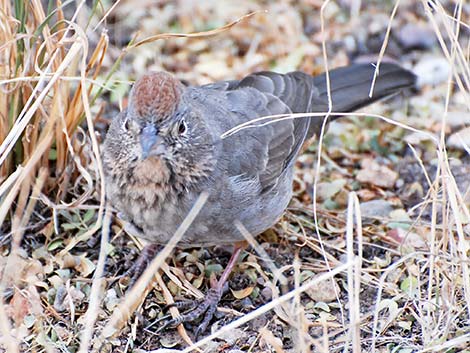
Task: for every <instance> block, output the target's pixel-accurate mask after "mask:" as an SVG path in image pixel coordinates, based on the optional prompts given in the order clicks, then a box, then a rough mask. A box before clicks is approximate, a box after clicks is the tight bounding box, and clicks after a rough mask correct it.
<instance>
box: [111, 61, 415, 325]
mask: <svg viewBox="0 0 470 353" xmlns="http://www.w3.org/2000/svg"><path fill="white" fill-rule="evenodd" d="M374 71H375V67H374V66H373V65H369V64H356V65H351V66H348V67H344V68H339V69H335V70H331V71H330V72H329V80H330V87H329V90H330V92H331V102H332V110H331V111H332V112H339V113H341V112H350V111H353V110H356V109H358V108H361V107H363V106H366V105H368V104H370V103H372V102H374V101H376V100H378V99H380V98H382V97H385V96H389V95H391V94H393V93H395V92H397V91H398V90H400V89H402V88H404V87H409V86H412V85H413V84H414V82H415V76H414V75H413V74H412V73H410V72H409V71H407V70H405V69H402V68H400V67H399V66H397V65H395V64H390V63H382V64H381V65H380V71H379V75H378V76H377V80H376V82H375V86H374V90H373V94H372V96H371V97H369V91H370V87H371V82H372V79H373V75H374ZM328 107H329V105H328V88H327V79H326V75H325V74H323V75H320V76H316V77H312V76H310V75H307V74H305V73H302V72H291V73H288V74H285V75H283V74H278V73H274V72H259V73H254V74H251V75H249V76H247V77H245V78H244V79H242V80H239V81H238V80H233V81H222V82H217V83H214V84H209V85H204V86H197V87H186V86H184V85H183V84H182V83H181V82H180V81H178V80H177V79H175V78H174V77H173V76H172V75H170V74H168V73H166V72H157V73H151V74H148V75H145V76H143V77H142V78H141V79H139V80H138V81H137V82H136V83H135V85H134V86H133V88H132V90H131V93H130V97H129V106H128V108H127V109H126V110H124V111H123V112H122V113H120V114H119V115H118V116H116V117H115V118H114V119H113V121H112V123H111V126H110V128H109V131H108V134H107V136H106V140H105V142H104V146H103V147H104V149H103V164H104V170H105V174H106V190H107V198H108V200H109V202H110V203H111V205H112V206H113V207H114V208H115V209H117V210H118V211H119V212H120V214H121V215H122V216H123V218H124V219H125V220H126V221H127V222H129V224H130V225H131V226H132V228H133V230H134V231H135V233H137V234H136V235H137V236H140V237H142V238H145V239H147V240H149V241H150V242H151V243H155V244H156V243H158V244H165V243H167V242H168V241H169V240H170V239H171V237H172V236H173V234H174V232H175V230H176V229H177V228H178V226H179V225H180V224H181V222H182V221H183V220H184V218H185V217H186V215H187V214H188V212H189V210H190V209H191V207H192V206H193V205H194V203H195V201H196V199H197V198H198V197H199V195H200V194H201V192H204V191H206V192H208V193H209V197H208V199H207V202H206V203H205V205H204V207H203V208H202V210H201V211H200V213H199V214H198V215H197V217H196V218H195V220H194V222H193V223H192V224H191V226H190V228H189V229H188V230H187V231H186V233H185V235H184V236H183V238H182V240H181V241H180V242H179V243H178V246H181V247H198V246H212V245H221V244H235V243H237V242H240V241H243V240H244V237H243V235H242V234H241V233H240V231H239V230H238V228H237V227H236V225H235V224H236V222H240V223H241V224H243V225H244V226H245V228H246V229H247V230H248V231H249V232H250V233H251V234H252V235H254V236H256V235H258V234H260V233H262V232H263V231H265V230H266V229H268V228H270V227H271V226H273V225H274V224H275V223H276V221H277V220H278V219H279V217H280V216H281V215H282V213H283V212H284V210H285V209H286V207H287V205H288V203H289V200H290V198H291V194H292V180H293V174H294V163H295V160H296V157H297V156H298V154H299V153H300V151H301V148H302V145H303V144H304V143H305V142H306V140H308V139H309V138H310V137H312V136H313V135H315V134H317V133H318V132H319V131H320V129H321V126H322V123H323V117H322V116H321V117H320V116H319V117H311V118H308V117H307V118H305V117H303V118H295V119H294V118H292V119H284V120H281V121H273V122H272V123H270V124H259V126H256V127H252V128H248V129H243V130H241V131H239V132H237V133H234V134H231V135H229V136H228V137H225V138H221V135H222V134H224V133H225V132H227V131H228V130H229V129H231V128H233V127H235V126H238V125H240V124H242V123H245V122H248V121H250V120H252V119H255V118H259V117H263V116H267V115H275V114H289V113H305V112H307V113H310V112H325V113H326V112H327V111H328ZM337 117H338V116H337V115H336V116H333V115H332V116H331V117H330V119H335V118H337ZM241 249H242V248H241V247H240V246H236V249H235V252H234V255H233V256H232V259H231V260H230V262H229V265H228V266H227V269H226V271H225V272H224V274H223V275H222V278H221V279H220V280H219V282H217V283H215V284H214V285H213V287H212V288H211V290H210V291H209V293H208V295H207V296H206V298H205V300H203V301H202V302H201V303H199V305H198V306H196V308H195V309H194V311H192V312H189V313H187V314H183V315H182V316H181V317H180V318H178V319H175V320H170V324H171V325H175V324H179V323H180V322H183V321H189V320H193V319H195V318H197V317H198V316H202V315H204V314H205V317H204V320H203V322H202V324H201V325H200V327H199V329H198V332H201V331H203V330H204V329H205V328H206V327H207V325H208V323H209V320H210V318H211V316H212V314H213V313H214V310H215V308H216V305H217V303H218V301H219V300H220V296H221V293H222V288H223V285H224V282H225V280H226V279H227V277H228V275H229V273H230V271H231V269H232V267H233V266H234V264H235V262H236V260H237V257H238V254H239V253H240V251H241Z"/></svg>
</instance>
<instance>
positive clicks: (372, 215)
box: [361, 200, 394, 221]
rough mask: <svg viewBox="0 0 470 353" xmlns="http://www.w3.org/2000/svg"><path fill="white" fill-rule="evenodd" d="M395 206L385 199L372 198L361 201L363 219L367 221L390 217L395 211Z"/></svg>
mask: <svg viewBox="0 0 470 353" xmlns="http://www.w3.org/2000/svg"><path fill="white" fill-rule="evenodd" d="M393 209H394V208H393V206H392V204H391V203H390V202H388V201H385V200H372V201H367V202H363V203H361V215H362V219H363V220H366V221H371V220H375V219H377V218H388V217H389V216H390V213H391V212H392V211H393Z"/></svg>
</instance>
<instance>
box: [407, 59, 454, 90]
mask: <svg viewBox="0 0 470 353" xmlns="http://www.w3.org/2000/svg"><path fill="white" fill-rule="evenodd" d="M413 71H414V73H415V74H416V76H417V77H418V79H417V83H416V85H417V86H418V87H422V86H424V85H437V84H439V83H441V82H445V81H446V80H447V79H448V78H449V74H450V72H451V67H450V65H449V62H448V61H447V59H446V58H444V57H434V56H433V57H427V58H423V59H422V60H421V61H419V62H418V63H417V64H416V66H415V67H414V70H413Z"/></svg>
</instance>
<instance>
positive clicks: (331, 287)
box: [305, 277, 340, 303]
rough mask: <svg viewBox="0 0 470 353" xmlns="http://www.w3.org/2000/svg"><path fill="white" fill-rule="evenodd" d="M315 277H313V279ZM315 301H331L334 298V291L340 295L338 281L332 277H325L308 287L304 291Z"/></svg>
mask: <svg viewBox="0 0 470 353" xmlns="http://www.w3.org/2000/svg"><path fill="white" fill-rule="evenodd" d="M314 278H315V277H313V279H314ZM305 293H306V294H307V295H308V296H309V297H310V298H311V299H312V300H313V301H315V302H324V303H328V302H332V301H334V300H336V293H338V295H340V289H339V286H338V283H336V281H335V280H333V279H331V278H330V279H327V280H324V281H321V282H318V283H317V284H315V285H313V286H312V287H310V288H309V289H308V290H307V291H306V292H305Z"/></svg>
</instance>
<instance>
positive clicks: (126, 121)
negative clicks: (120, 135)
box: [122, 119, 130, 131]
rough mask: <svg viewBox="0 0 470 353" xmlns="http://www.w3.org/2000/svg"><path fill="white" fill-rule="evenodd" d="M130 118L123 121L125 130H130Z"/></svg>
mask: <svg viewBox="0 0 470 353" xmlns="http://www.w3.org/2000/svg"><path fill="white" fill-rule="evenodd" d="M129 126H130V124H129V119H125V120H124V122H123V123H122V128H123V129H124V131H128V130H129Z"/></svg>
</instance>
